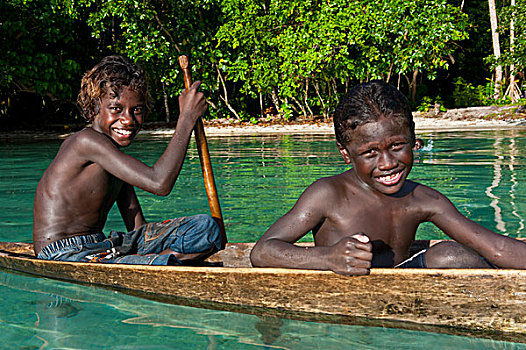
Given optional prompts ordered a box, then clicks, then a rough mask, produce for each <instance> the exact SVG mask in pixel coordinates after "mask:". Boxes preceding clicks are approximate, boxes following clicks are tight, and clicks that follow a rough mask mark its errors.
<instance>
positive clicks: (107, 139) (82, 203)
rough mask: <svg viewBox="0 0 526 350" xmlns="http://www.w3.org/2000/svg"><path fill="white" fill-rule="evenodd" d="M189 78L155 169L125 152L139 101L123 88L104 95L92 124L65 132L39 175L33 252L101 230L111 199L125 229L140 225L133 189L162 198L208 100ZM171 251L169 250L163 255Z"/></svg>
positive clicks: (138, 119)
mask: <svg viewBox="0 0 526 350" xmlns="http://www.w3.org/2000/svg"><path fill="white" fill-rule="evenodd" d="M199 85H200V83H199V82H195V83H194V85H193V86H192V87H191V88H190V89H189V91H188V92H183V94H182V95H181V96H180V97H179V105H180V115H179V119H178V123H177V126H176V129H175V132H174V135H173V136H172V139H171V140H170V142H169V144H168V146H167V147H166V150H165V152H164V153H163V155H162V156H161V157H160V158H159V159H158V160H157V162H156V163H155V164H154V165H153V166H148V165H146V164H144V163H142V162H141V161H139V160H138V159H136V158H134V157H132V156H130V155H127V154H125V153H124V152H122V151H121V150H120V148H121V147H126V146H128V145H129V144H130V143H131V142H132V141H133V138H134V137H135V136H136V135H137V133H138V132H139V130H140V129H141V126H142V123H143V109H144V100H143V98H142V96H139V95H138V94H137V93H136V92H135V91H132V90H130V89H128V88H127V87H124V88H123V89H122V91H119V92H118V94H116V95H112V94H110V95H108V94H107V95H105V96H103V97H102V99H101V108H100V111H99V113H98V114H97V115H96V116H95V117H94V119H93V122H92V127H91V128H86V129H84V130H82V131H79V132H77V133H75V134H74V135H72V136H70V137H68V138H67V139H66V140H65V141H64V143H63V144H62V146H61V147H60V149H59V151H58V153H57V155H56V157H55V159H54V160H53V162H52V163H51V164H50V165H49V167H48V169H47V170H46V171H45V173H44V175H43V176H42V178H41V180H40V182H39V184H38V186H37V191H36V195H35V201H34V207H33V240H34V244H35V253H36V254H38V252H39V251H40V250H41V249H42V248H43V247H44V246H46V245H48V244H50V243H52V242H54V241H57V240H60V239H63V238H67V237H71V236H75V235H83V234H87V233H96V232H102V229H103V228H104V224H105V223H106V219H107V216H108V212H109V210H110V209H111V207H112V206H113V204H114V203H115V202H117V205H118V208H119V211H120V213H121V215H122V218H123V220H124V223H125V225H126V228H127V229H128V230H133V229H135V228H138V227H140V226H141V225H143V224H145V223H146V220H145V218H144V215H143V212H142V209H141V206H140V204H139V201H138V199H137V196H136V194H135V190H134V186H136V187H139V188H141V189H143V190H145V191H148V192H151V193H154V194H157V195H161V196H166V195H168V194H169V193H170V192H171V190H172V188H173V186H174V184H175V181H176V179H177V177H178V175H179V172H180V170H181V167H182V164H183V161H184V157H185V154H186V149H187V146H188V142H189V139H190V135H191V133H192V129H193V127H194V125H195V122H196V121H197V119H198V118H199V117H200V116H201V115H203V113H204V112H205V110H206V108H207V105H206V100H205V98H204V95H203V94H202V93H200V92H198V91H197V89H198V87H199ZM168 253H169V252H168Z"/></svg>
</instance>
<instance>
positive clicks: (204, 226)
mask: <svg viewBox="0 0 526 350" xmlns="http://www.w3.org/2000/svg"><path fill="white" fill-rule="evenodd" d="M194 218H195V219H196V220H195V221H196V223H198V224H197V225H198V226H199V229H200V231H201V232H202V234H204V235H206V236H207V237H208V241H209V242H210V243H211V244H213V245H214V246H215V247H216V248H217V249H218V250H219V249H221V247H222V243H223V242H222V237H221V230H220V229H219V225H218V224H217V222H216V221H215V220H214V218H213V217H211V216H210V215H208V214H198V215H195V216H194Z"/></svg>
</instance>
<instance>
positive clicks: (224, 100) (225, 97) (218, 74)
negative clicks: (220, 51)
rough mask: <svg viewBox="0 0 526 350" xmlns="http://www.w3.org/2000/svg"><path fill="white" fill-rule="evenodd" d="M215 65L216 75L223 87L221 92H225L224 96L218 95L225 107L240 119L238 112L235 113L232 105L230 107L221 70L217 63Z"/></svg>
mask: <svg viewBox="0 0 526 350" xmlns="http://www.w3.org/2000/svg"><path fill="white" fill-rule="evenodd" d="M215 66H216V70H217V76H218V77H219V80H220V81H221V86H222V87H223V93H224V94H225V96H224V97H223V96H221V94H220V95H219V97H220V98H221V99H222V100H223V102H224V103H225V105H226V106H227V108H228V109H229V110H230V112H232V114H234V116H235V117H236V118H237V119H241V117H240V116H239V114H237V112H236V110H235V109H234V107H232V106H231V105H230V103H229V102H228V91H227V89H226V84H225V80H224V79H223V75H222V74H221V71H220V70H219V66H218V65H217V64H216V65H215Z"/></svg>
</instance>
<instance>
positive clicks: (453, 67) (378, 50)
mask: <svg viewBox="0 0 526 350" xmlns="http://www.w3.org/2000/svg"><path fill="white" fill-rule="evenodd" d="M511 1H512V2H510V3H508V1H503V2H499V4H497V6H498V7H497V14H498V24H499V27H498V33H497V34H496V35H499V37H500V43H499V45H500V46H499V47H500V50H501V52H502V54H501V55H500V57H496V56H495V55H494V53H493V52H494V51H493V47H494V46H493V42H494V41H495V38H493V40H492V35H491V31H490V16H489V10H488V2H487V1H485V0H484V1H482V0H474V1H470V2H467V3H465V2H464V1H453V0H449V1H446V0H385V1H379V2H371V1H368V0H356V1H352V2H349V1H344V0H330V1H318V0H300V1H298V0H295V1H275V0H223V1H220V0H187V1H174V0H150V1H140V0H120V1H110V0H103V1H95V0H45V1H44V0H7V1H2V2H0V37H1V41H0V49H1V52H2V55H0V127H12V126H17V127H28V126H34V125H36V126H46V125H47V126H49V125H54V124H58V125H63V124H67V123H74V122H75V120H77V121H79V122H80V120H79V119H78V112H77V111H76V108H75V103H74V102H75V99H76V94H77V92H78V85H79V82H80V78H81V76H82V74H83V72H85V71H86V70H87V69H89V68H90V67H91V66H93V65H94V64H95V63H96V62H97V61H98V60H100V58H102V57H104V56H105V55H108V54H114V53H117V54H122V55H126V56H128V57H130V58H132V59H133V60H135V61H137V62H138V63H140V64H141V65H142V66H143V67H144V68H145V69H146V70H147V71H148V73H149V76H150V80H151V86H152V94H153V96H154V97H155V99H156V108H155V111H156V113H154V114H153V115H152V117H151V119H150V120H160V121H164V120H166V121H169V120H174V119H175V117H176V113H173V110H174V109H176V108H177V105H176V103H177V98H176V96H177V95H178V94H179V93H180V91H181V89H182V86H183V85H182V84H183V79H182V77H181V73H180V69H179V66H178V62H177V58H178V56H179V55H180V54H182V53H184V54H187V55H189V57H190V59H191V63H192V65H193V70H194V79H201V80H202V81H203V82H204V85H203V89H204V90H206V91H207V94H208V95H209V101H210V104H211V108H210V113H209V116H208V117H209V118H217V117H230V118H240V119H244V120H253V121H255V120H257V119H258V118H261V117H262V116H266V115H268V114H279V115H280V116H282V117H284V118H294V117H296V116H305V117H308V118H311V117H313V116H317V115H322V116H324V117H326V116H328V115H330V113H331V111H332V110H333V109H334V107H335V104H336V103H337V99H338V96H340V94H342V93H344V92H345V91H346V89H347V88H348V87H350V86H352V85H353V84H355V83H357V82H361V81H365V80H370V79H376V78H380V79H384V80H386V81H389V82H391V83H392V84H394V85H396V86H398V87H399V88H400V89H401V90H402V91H403V92H404V93H405V94H407V95H408V96H409V97H410V99H411V101H412V102H413V104H414V108H415V109H417V108H418V109H421V110H423V109H427V108H429V107H430V106H431V105H434V104H435V103H440V104H441V105H442V106H445V107H447V108H454V107H464V106H472V105H485V104H495V103H509V102H511V100H510V93H509V92H507V91H506V90H507V87H508V86H509V78H510V77H512V78H514V79H515V80H516V81H518V83H519V84H518V85H517V84H515V85H514V86H518V87H519V88H520V84H521V83H523V81H524V70H525V64H526V52H525V51H526V31H525V26H526V13H525V12H526V6H525V4H526V0H511ZM510 28H511V31H510ZM497 66H501V67H503V68H504V77H505V78H504V80H503V81H502V82H499V81H498V80H496V77H495V74H494V72H495V67H497ZM495 82H497V85H495ZM517 96H519V97H521V96H522V92H520V93H519V94H518V95H517V94H515V97H514V100H515V99H516V97H517ZM513 102H515V101H513Z"/></svg>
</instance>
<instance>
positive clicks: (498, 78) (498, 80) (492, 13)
mask: <svg viewBox="0 0 526 350" xmlns="http://www.w3.org/2000/svg"><path fill="white" fill-rule="evenodd" d="M488 5H489V18H490V22H491V39H492V41H493V55H494V56H495V59H497V60H498V59H499V58H500V42H499V33H498V32H497V26H498V24H497V9H496V8H495V0H488ZM501 84H502V66H501V65H500V64H498V65H497V66H496V67H495V90H494V93H493V97H494V98H495V99H499V98H500V87H501Z"/></svg>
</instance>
